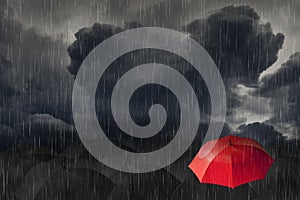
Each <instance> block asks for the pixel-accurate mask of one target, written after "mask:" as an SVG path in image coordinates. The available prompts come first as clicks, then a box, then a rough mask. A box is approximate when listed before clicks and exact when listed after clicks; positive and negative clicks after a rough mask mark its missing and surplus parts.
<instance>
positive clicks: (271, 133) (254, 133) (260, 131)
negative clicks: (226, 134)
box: [236, 122, 284, 147]
mask: <svg viewBox="0 0 300 200" xmlns="http://www.w3.org/2000/svg"><path fill="white" fill-rule="evenodd" d="M236 134H237V135H238V136H241V137H247V138H252V139H254V140H256V141H258V142H259V143H260V144H261V145H262V146H264V147H270V146H275V145H279V144H281V143H282V142H283V141H284V136H283V135H282V134H281V133H280V132H278V131H276V130H275V129H274V127H273V126H271V125H267V124H263V123H258V122H256V123H253V124H248V125H245V124H244V125H241V126H240V127H239V128H238V129H237V131H236Z"/></svg>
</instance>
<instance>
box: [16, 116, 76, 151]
mask: <svg viewBox="0 0 300 200" xmlns="http://www.w3.org/2000/svg"><path fill="white" fill-rule="evenodd" d="M16 133H17V134H18V135H19V137H20V141H19V142H18V144H20V145H25V146H29V147H35V148H40V147H42V148H48V149H49V150H51V151H53V152H61V151H62V150H64V149H65V148H66V147H67V146H68V145H70V144H71V143H73V142H75V141H79V139H78V136H77V133H76V131H75V128H74V127H73V126H72V125H69V124H67V123H65V122H63V121H62V120H59V119H56V118H54V117H53V116H51V115H48V114H35V115H31V116H30V117H29V118H28V119H27V120H26V121H25V122H23V123H21V124H19V125H18V126H17V127H16Z"/></svg>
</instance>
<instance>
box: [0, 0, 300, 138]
mask: <svg viewBox="0 0 300 200" xmlns="http://www.w3.org/2000/svg"><path fill="white" fill-rule="evenodd" d="M3 2H6V4H7V5H5V8H4V10H5V11H7V9H6V8H10V13H9V14H8V15H10V17H11V16H13V18H14V19H15V20H16V21H17V22H20V24H21V26H23V27H22V30H20V32H22V31H24V32H25V33H27V30H26V29H27V28H32V27H34V28H35V29H36V30H35V31H36V32H37V33H36V34H37V35H38V37H41V38H42V39H41V41H42V42H41V45H44V44H49V45H50V46H52V47H53V43H52V41H51V40H52V39H54V38H56V39H57V38H58V37H61V36H62V37H63V41H60V42H58V43H57V44H55V45H58V46H59V45H61V46H60V47H53V48H61V51H62V53H60V54H59V55H57V56H56V57H55V58H53V59H54V62H56V63H59V64H58V65H55V66H54V65H53V63H51V62H50V63H47V62H46V64H45V63H43V62H42V63H43V68H41V69H42V70H43V71H44V70H50V71H51V70H52V71H53V72H55V74H56V75H53V76H55V77H56V78H55V80H57V81H56V83H53V80H52V82H51V84H52V83H53V84H55V86H51V87H47V84H45V86H44V88H46V89H45V90H43V89H41V91H43V92H44V91H47V92H46V94H47V95H48V96H49V95H50V96H51V95H52V94H55V92H57V90H56V89H53V88H56V87H60V88H62V87H63V86H62V85H63V84H64V83H65V81H66V80H67V82H68V85H71V83H72V78H71V76H70V74H69V73H68V71H67V70H66V68H65V66H67V65H68V64H67V63H68V62H69V57H68V55H67V53H66V52H63V51H64V50H63V48H65V49H66V48H67V46H68V45H70V44H71V43H72V42H73V41H74V40H75V39H76V38H75V37H74V33H75V32H77V31H78V30H79V29H80V28H82V27H86V26H88V27H89V26H92V25H93V24H94V23H95V22H98V23H108V24H113V25H116V26H123V23H124V21H132V20H137V21H139V22H140V23H141V24H143V25H146V26H163V27H167V28H172V29H176V30H182V29H181V28H182V27H183V26H185V25H187V24H189V23H190V22H192V21H193V20H195V19H199V18H205V17H207V16H210V15H211V14H213V13H215V12H216V11H214V10H216V9H218V8H222V7H224V6H228V5H244V4H247V5H250V6H251V7H253V8H254V10H255V11H256V12H257V13H258V15H259V16H260V20H259V21H260V22H261V23H266V22H270V24H271V27H272V32H273V33H274V34H276V33H279V32H280V33H283V34H284V35H285V39H284V44H283V48H282V50H280V51H279V58H278V60H277V61H276V62H275V63H274V64H272V65H271V66H270V67H269V68H267V70H266V71H265V72H263V73H262V74H261V75H260V76H261V81H260V82H253V84H252V85H255V87H250V85H251V84H250V85H249V84H244V83H242V82H239V81H237V80H235V79H236V78H235V77H230V78H228V82H229V85H230V90H231V95H232V96H234V98H236V99H238V100H239V102H240V103H239V104H237V105H236V106H234V107H232V108H229V114H228V117H227V121H226V122H227V123H228V124H229V125H230V127H232V128H237V127H238V126H239V125H241V124H244V123H246V124H248V123H253V122H266V123H270V124H271V125H273V126H274V127H276V128H277V129H278V130H279V131H281V132H283V134H285V135H289V136H291V137H296V136H297V135H298V134H297V133H298V132H299V126H298V125H299V116H298V115H297V114H295V115H296V116H289V117H284V116H285V115H288V113H289V112H288V110H289V109H288V108H289V106H290V104H291V103H290V98H288V97H289V96H290V95H291V92H289V91H290V90H291V89H290V88H293V90H296V91H299V89H298V88H299V84H298V85H297V82H296V81H293V82H292V83H290V82H286V83H284V84H282V85H280V86H276V87H265V86H264V88H263V89H261V88H258V89H257V87H258V85H269V84H268V80H269V79H270V80H274V77H275V75H276V73H278V74H279V75H278V74H277V75H276V77H280V76H281V75H280V73H282V72H281V71H280V70H279V71H278V72H277V71H276V70H278V69H279V68H282V66H281V65H282V64H283V63H285V62H287V61H288V60H289V58H290V56H291V55H292V54H293V53H295V52H297V51H300V44H299V43H298V42H297V41H298V40H299V39H300V38H299V37H300V14H299V12H297V11H298V10H299V8H300V2H299V1H297V0H286V1H279V0H236V1H235V0H224V1H217V0H213V1H212V0H188V1H182V0H169V1H168V0H151V1H149V0H142V1H140V0H98V1H97V0H86V1H79V0H49V1H40V0H11V1H5V0H4V1H3ZM23 29H24V30H23ZM25 35H26V34H25ZM46 36H49V37H50V38H48V39H46V38H47V37H46ZM51 38H52V39H51ZM28 39H30V38H28ZM35 45H36V46H38V45H40V44H35ZM13 51H14V49H13ZM39 52H40V51H39V50H37V52H36V55H35V56H36V57H39V56H40V55H39V54H38V53H39ZM54 52H55V51H54ZM48 53H49V52H48ZM52 56H54V55H53V54H52ZM27 57H30V55H28V56H27ZM24 59H25V58H24ZM8 60H10V59H8ZM20 62H23V63H24V61H22V60H21V61H20ZM20 62H19V63H20ZM26 62H27V61H26ZM28 62H29V64H32V62H34V60H32V61H28ZM15 65H16V66H17V69H21V68H22V67H21V65H20V64H16V63H15ZM52 65H53V66H52ZM45 66H49V67H46V68H47V69H45ZM294 67H295V68H298V65H296V66H294ZM14 69H15V70H13V71H11V72H10V73H11V74H13V77H15V78H16V79H18V80H19V78H17V77H18V76H19V75H18V73H17V71H18V70H16V68H14ZM29 69H31V73H29V74H31V75H32V73H33V72H35V70H36V68H35V67H32V68H31V67H30V68H29ZM25 74H26V73H25ZM45 74H46V73H45ZM272 74H273V75H272ZM274 74H275V75H274ZM22 76H24V75H22ZM28 76H29V75H28ZM43 77H44V75H41V77H40V78H38V80H40V81H42V82H43V80H45V79H46V80H48V79H47V78H48V76H45V79H43ZM297 77H299V76H297V75H296V77H295V78H294V79H297ZM62 80H63V81H62ZM275 80H276V78H275ZM48 81H51V80H48ZM17 82H19V81H17ZM273 82H274V81H273ZM15 85H18V84H15ZM19 85H21V86H22V87H23V86H24V84H23V82H20V83H19ZM37 85H40V84H39V82H38V83H37ZM273 85H274V84H273ZM66 88H68V87H66ZM66 88H64V89H63V91H61V90H58V93H59V95H58V96H59V98H61V101H59V100H57V99H53V102H54V104H55V105H56V106H57V107H58V108H57V110H56V111H51V112H50V111H48V110H47V109H42V111H43V112H47V113H49V112H50V114H51V115H54V116H55V117H58V118H59V119H63V120H65V117H63V116H61V115H62V114H61V113H60V111H59V107H60V106H64V105H68V103H67V102H68V101H69V95H67V94H70V92H71V91H70V90H69V89H66ZM41 96H42V95H41V94H40V96H38V97H37V99H38V100H37V101H40V99H41ZM23 97H26V95H23ZM284 97H286V98H284ZM66 99H68V100H66ZM293 99H296V100H294V102H295V103H294V104H296V106H295V109H296V108H297V109H299V107H297V106H298V104H299V96H297V95H296V96H294V97H293ZM46 100H47V99H42V100H41V102H44V101H46ZM28 101H29V100H28ZM48 103H49V102H48ZM49 105H52V103H51V102H50V103H49ZM20 106H21V105H20ZM22 106H23V105H22ZM67 107H68V106H67ZM20 109H21V110H22V109H23V108H17V110H20ZM65 109H67V110H69V109H70V108H69V107H68V108H65ZM284 111H287V112H286V113H285V112H284ZM36 112H40V108H39V107H38V108H34V109H30V110H29V111H28V110H26V113H27V114H28V115H30V114H31V113H36ZM26 116H27V115H26ZM24 118H26V117H24Z"/></svg>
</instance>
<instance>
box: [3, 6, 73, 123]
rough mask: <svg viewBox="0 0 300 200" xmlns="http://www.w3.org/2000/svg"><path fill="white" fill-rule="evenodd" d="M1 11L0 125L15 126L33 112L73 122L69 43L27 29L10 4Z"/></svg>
mask: <svg viewBox="0 0 300 200" xmlns="http://www.w3.org/2000/svg"><path fill="white" fill-rule="evenodd" d="M0 10H1V12H0V14H1V20H0V27H1V29H0V47H1V48H0V58H1V59H0V71H1V75H0V83H1V86H0V89H1V90H0V100H1V102H0V111H1V114H0V124H1V123H2V124H6V125H11V126H13V125H14V124H16V123H18V122H21V121H23V120H25V119H26V118H27V117H28V116H30V115H31V114H34V113H49V114H51V115H53V116H55V117H58V118H60V119H64V120H66V121H71V103H70V102H71V90H72V82H73V78H72V76H71V75H70V74H69V73H68V71H67V69H66V68H65V66H66V65H67V63H68V56H67V52H66V48H67V46H66V44H64V42H63V41H62V39H53V38H52V37H50V36H44V35H42V34H41V33H39V32H38V31H37V30H36V29H34V28H30V29H26V28H24V27H23V25H22V24H21V23H19V22H18V21H16V20H14V19H13V18H12V17H11V16H12V14H7V12H8V11H9V10H10V9H9V7H5V6H4V7H1V9H0Z"/></svg>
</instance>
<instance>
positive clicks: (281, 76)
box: [261, 52, 300, 90]
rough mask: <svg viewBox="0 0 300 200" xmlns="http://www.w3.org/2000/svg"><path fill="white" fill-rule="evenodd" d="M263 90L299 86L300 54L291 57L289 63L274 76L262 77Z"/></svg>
mask: <svg viewBox="0 0 300 200" xmlns="http://www.w3.org/2000/svg"><path fill="white" fill-rule="evenodd" d="M261 83H262V86H261V88H262V89H263V90H271V89H274V88H278V87H282V86H286V85H291V84H299V83H300V52H297V53H294V54H293V55H291V56H290V58H289V59H288V61H287V62H285V63H283V64H282V65H281V67H280V68H279V69H278V70H277V71H276V72H275V73H273V74H269V75H266V76H264V77H262V80H261Z"/></svg>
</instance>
